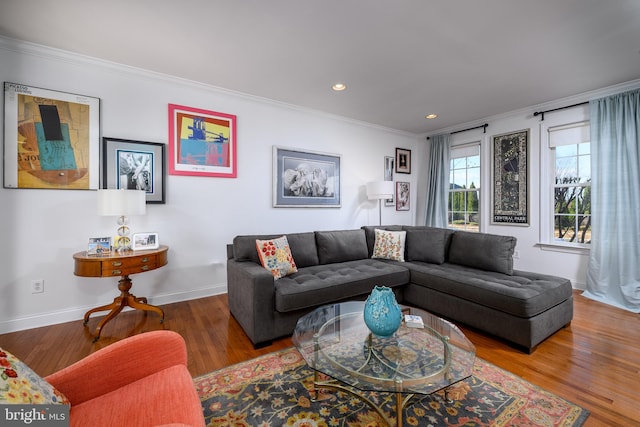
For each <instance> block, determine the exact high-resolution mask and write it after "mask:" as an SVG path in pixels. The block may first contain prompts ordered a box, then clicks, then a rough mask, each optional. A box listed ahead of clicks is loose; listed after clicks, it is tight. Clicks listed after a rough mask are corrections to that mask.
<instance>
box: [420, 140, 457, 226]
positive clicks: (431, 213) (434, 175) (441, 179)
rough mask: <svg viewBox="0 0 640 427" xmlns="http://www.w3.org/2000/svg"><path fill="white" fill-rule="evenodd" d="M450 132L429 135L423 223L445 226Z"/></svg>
mask: <svg viewBox="0 0 640 427" xmlns="http://www.w3.org/2000/svg"><path fill="white" fill-rule="evenodd" d="M450 137H451V135H450V134H443V135H436V136H432V137H430V138H431V139H430V144H429V150H428V153H429V154H428V155H429V162H428V164H429V170H428V171H427V191H426V207H425V213H426V215H425V225H428V226H431V227H442V228H446V227H447V197H448V193H449V148H450V147H449V146H450V143H449V140H450Z"/></svg>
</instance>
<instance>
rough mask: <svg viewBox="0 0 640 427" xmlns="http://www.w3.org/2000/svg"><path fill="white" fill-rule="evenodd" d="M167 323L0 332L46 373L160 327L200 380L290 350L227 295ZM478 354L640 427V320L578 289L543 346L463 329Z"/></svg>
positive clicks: (597, 420)
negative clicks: (265, 343)
mask: <svg viewBox="0 0 640 427" xmlns="http://www.w3.org/2000/svg"><path fill="white" fill-rule="evenodd" d="M162 308H163V309H164V311H165V318H166V320H165V322H164V324H160V322H159V318H158V316H156V315H155V314H153V313H150V314H148V315H145V314H143V313H142V312H138V311H127V312H125V313H121V314H120V315H118V316H117V317H116V318H115V319H114V320H112V321H111V322H110V323H108V324H107V325H106V326H105V327H104V328H103V331H102V338H101V339H100V340H99V341H98V342H96V343H93V337H92V336H91V333H92V332H93V330H94V329H95V327H96V325H97V323H98V320H99V319H100V318H99V317H98V318H95V319H91V320H90V322H89V325H88V327H89V328H91V329H88V328H85V327H83V325H82V320H78V321H74V322H68V323H63V324H59V325H52V326H47V327H43V328H36V329H30V330H25V331H20V332H13V333H9V334H3V335H0V347H3V348H6V349H7V350H9V351H11V352H12V353H14V354H15V355H16V356H18V357H20V358H21V359H22V360H24V361H25V362H26V363H27V364H28V365H29V366H31V367H32V368H33V369H34V370H35V371H36V372H37V373H39V374H40V375H48V374H50V373H53V372H55V371H57V370H58V369H61V368H63V367H65V366H67V365H69V364H71V363H73V362H75V361H77V360H79V359H81V358H83V357H84V356H86V355H88V354H89V353H91V352H93V351H96V350H97V349H100V348H102V347H105V346H107V345H109V344H111V343H113V342H115V341H118V340H120V339H122V338H124V337H127V336H130V335H134V334H138V333H141V332H146V331H151V330H155V329H169V330H173V331H176V332H178V333H180V334H181V335H182V336H183V337H184V338H185V340H186V342H187V347H188V352H189V371H190V372H191V374H192V375H193V376H198V375H202V374H205V373H207V372H210V371H212V370H215V369H219V368H222V367H224V366H228V365H231V364H234V363H238V362H241V361H244V360H248V359H251V358H253V357H256V356H259V355H262V354H266V353H269V352H272V351H276V350H279V349H283V348H287V347H290V346H291V345H292V344H291V339H290V338H283V339H281V340H278V341H276V342H274V343H273V345H271V346H269V347H266V348H261V349H258V350H255V349H254V348H253V346H252V345H251V343H250V341H249V339H248V338H247V337H246V336H245V334H244V332H243V331H242V329H241V328H240V326H239V325H238V323H237V322H236V321H235V319H234V318H233V317H232V316H231V315H230V314H229V309H228V304H227V297H226V295H218V296H213V297H207V298H201V299H197V300H192V301H185V302H180V303H175V304H167V305H164V306H163V307H162ZM461 329H462V330H463V331H464V333H465V334H466V335H467V337H468V338H469V339H470V340H471V341H472V342H473V343H474V345H475V346H476V351H477V356H478V357H481V358H483V359H485V360H487V361H489V362H491V363H493V364H495V365H497V366H500V367H501V368H503V369H506V370H507V371H510V372H513V373H514V374H516V375H519V376H520V377H522V378H524V379H526V380H527V381H530V382H532V383H534V384H537V385H538V386H540V387H542V388H544V389H547V390H549V391H551V392H553V393H555V394H558V395H560V396H562V397H564V398H565V399H568V400H570V401H572V402H574V403H576V404H578V405H581V406H583V407H584V408H586V409H588V410H589V411H590V412H591V415H590V416H589V419H588V420H587V422H586V423H585V426H587V427H595V426H640V315H637V314H633V313H630V312H627V311H625V310H621V309H617V308H615V307H611V306H608V305H605V304H601V303H598V302H595V301H592V300H589V299H587V298H584V297H582V296H581V295H580V294H579V293H578V292H575V306H574V319H573V322H572V323H571V326H569V327H568V328H564V329H562V330H561V331H559V332H558V333H556V334H555V335H553V336H552V337H551V338H550V339H548V340H546V341H545V342H543V343H542V344H540V345H539V346H538V348H537V349H536V351H535V352H534V353H533V354H530V355H529V354H525V353H522V352H520V351H518V350H516V349H514V348H512V347H510V346H509V345H508V344H505V343H504V342H502V341H500V340H497V339H495V338H492V337H490V336H488V335H485V334H483V333H481V332H478V331H475V330H472V329H470V328H466V327H464V326H461Z"/></svg>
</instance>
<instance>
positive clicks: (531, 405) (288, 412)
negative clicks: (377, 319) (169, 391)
mask: <svg viewBox="0 0 640 427" xmlns="http://www.w3.org/2000/svg"><path fill="white" fill-rule="evenodd" d="M194 381H195V383H196V388H197V390H198V394H199V396H200V400H201V401H202V406H203V409H204V415H205V419H206V422H207V425H208V426H234V427H241V426H262V427H267V426H298V427H303V426H304V427H312V426H321V427H331V426H345V427H346V426H348V427H364V426H367V427H374V426H383V425H385V424H384V422H382V420H381V418H380V417H379V415H378V414H377V413H376V412H375V411H374V410H373V409H371V408H370V407H369V406H368V405H366V404H365V403H363V402H362V401H360V400H359V399H356V398H354V397H352V396H350V395H349V394H347V393H344V392H338V391H333V390H328V389H327V390H323V391H321V393H320V395H319V398H318V400H317V401H315V402H312V401H311V394H310V391H311V390H313V388H312V387H313V371H312V370H311V369H310V368H309V367H308V366H307V364H306V363H305V361H304V359H302V357H301V356H300V353H298V351H297V350H296V349H294V348H290V349H286V350H282V351H279V352H276V353H270V354H268V355H265V356H261V357H258V358H256V359H253V360H250V361H247V362H243V363H240V364H237V365H234V366H229V367H227V368H224V369H221V370H218V371H214V372H211V373H209V374H206V375H203V376H200V377H197V378H195V380H194ZM366 396H367V397H368V398H369V399H370V400H372V401H373V402H374V403H376V404H377V405H379V406H381V407H382V409H383V411H384V412H385V413H386V415H387V417H388V418H389V419H390V420H391V421H392V423H393V425H395V423H396V417H395V396H394V395H393V394H387V393H373V392H371V393H367V394H366ZM449 397H450V398H451V399H453V402H452V403H447V402H446V401H445V400H444V395H443V394H442V393H436V394H434V395H430V396H416V397H414V398H413V400H411V401H410V402H409V404H408V405H407V407H406V408H405V409H404V412H403V414H404V415H403V418H404V425H405V426H465V427H471V426H492V427H498V426H563V427H568V426H581V425H582V424H583V423H584V421H585V420H586V418H587V417H588V416H589V412H588V411H587V410H585V409H583V408H581V407H579V406H577V405H575V404H573V403H571V402H568V401H566V400H564V399H562V398H560V397H558V396H556V395H554V394H552V393H549V392H548V391H545V390H543V389H541V388H539V387H537V386H535V385H533V384H531V383H528V382H526V381H524V380H523V379H522V378H519V377H517V376H515V375H513V374H511V373H509V372H507V371H504V370H502V369H500V368H498V367H497V366H495V365H492V364H490V363H488V362H486V361H484V360H481V359H476V363H475V366H474V373H473V376H472V377H471V378H468V379H467V380H465V381H462V382H460V383H458V384H456V385H455V386H453V387H451V388H450V389H449Z"/></svg>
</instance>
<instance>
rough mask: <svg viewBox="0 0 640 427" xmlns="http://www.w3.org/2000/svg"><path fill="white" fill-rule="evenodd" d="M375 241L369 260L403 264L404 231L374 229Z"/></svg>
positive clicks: (405, 236)
mask: <svg viewBox="0 0 640 427" xmlns="http://www.w3.org/2000/svg"><path fill="white" fill-rule="evenodd" d="M375 233H376V240H375V245H374V247H373V255H371V258H382V259H390V260H393V261H400V262H404V242H405V240H406V238H407V232H406V231H387V230H379V229H377V228H376V229H375Z"/></svg>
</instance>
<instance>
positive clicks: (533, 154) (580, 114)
mask: <svg viewBox="0 0 640 427" xmlns="http://www.w3.org/2000/svg"><path fill="white" fill-rule="evenodd" d="M637 87H640V80H636V81H632V82H627V83H624V84H620V85H616V86H612V87H608V88H603V89H599V90H597V91H593V92H589V93H584V94H580V95H576V96H573V97H570V98H564V99H559V100H555V101H553V102H549V103H546V104H544V105H537V106H531V107H528V108H524V109H521V110H518V111H512V112H508V113H505V114H501V115H499V116H494V117H489V118H486V119H483V120H479V121H478V122H473V123H464V124H460V125H458V126H455V127H452V128H447V129H442V130H439V131H436V132H433V135H438V134H441V133H448V132H451V131H457V130H462V129H467V128H471V127H475V126H478V125H481V124H484V123H488V124H489V126H488V128H487V133H486V134H483V133H482V129H479V130H473V131H468V132H462V133H456V134H454V135H452V136H451V138H452V139H451V144H452V145H458V144H466V143H472V142H477V141H480V143H481V162H482V164H481V166H482V170H481V173H482V177H481V180H482V184H481V187H482V190H481V191H482V193H481V198H482V200H481V211H482V212H483V214H484V215H483V216H482V217H481V231H483V232H486V233H494V234H501V235H510V236H515V237H516V238H517V239H518V242H517V245H516V250H517V251H518V252H519V254H520V257H519V258H518V259H514V268H515V269H518V270H525V271H535V272H539V273H546V274H552V275H557V276H562V277H566V278H568V279H570V280H571V282H572V284H573V287H574V288H577V289H585V286H586V273H587V267H588V261H589V251H588V249H587V250H578V249H567V248H552V247H550V246H549V245H542V244H541V242H543V241H544V240H543V238H542V236H541V234H540V230H541V221H542V220H543V218H542V217H541V215H540V212H541V203H544V201H543V198H546V197H549V189H547V188H541V185H540V176H541V173H542V172H543V171H544V172H545V173H546V169H544V168H543V167H542V164H541V161H540V158H541V150H542V149H543V148H541V146H546V145H544V144H543V143H544V141H543V139H542V135H543V132H546V129H547V128H548V127H552V126H557V125H561V124H568V123H575V122H581V121H585V120H589V106H588V105H586V106H580V107H574V108H570V109H563V110H560V111H556V112H552V113H547V114H545V118H544V121H541V118H540V116H537V117H534V115H533V114H534V112H536V111H546V110H550V109H554V108H561V107H566V106H569V105H574V104H578V103H582V102H585V101H588V100H590V99H597V98H600V97H604V96H608V95H612V94H615V93H620V92H624V91H626V90H631V89H634V88H637ZM524 129H529V131H530V133H529V225H528V226H526V227H524V226H509V225H495V224H491V218H490V211H491V209H490V207H491V206H490V203H491V189H492V185H491V164H492V162H491V137H492V136H493V135H500V134H503V133H509V132H516V131H520V130H524ZM423 140H424V141H425V144H428V141H426V136H425V139H423ZM421 151H425V147H422V148H421ZM425 156H426V155H425ZM422 182H423V178H422V177H419V183H420V184H419V189H418V207H419V210H418V211H417V221H418V222H420V221H422V220H423V218H424V210H423V209H420V207H422V206H423V205H424V203H425V202H424V197H422V196H421V194H423V193H424V190H423V188H424V185H423V184H422Z"/></svg>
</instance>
